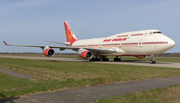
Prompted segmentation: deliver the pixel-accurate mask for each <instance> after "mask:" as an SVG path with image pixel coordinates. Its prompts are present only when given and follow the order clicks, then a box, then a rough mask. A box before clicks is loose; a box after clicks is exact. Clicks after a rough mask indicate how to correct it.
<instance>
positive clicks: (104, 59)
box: [89, 56, 109, 61]
mask: <svg viewBox="0 0 180 103" xmlns="http://www.w3.org/2000/svg"><path fill="white" fill-rule="evenodd" d="M101 60H102V61H109V58H106V57H105V56H103V57H100V58H98V57H97V56H96V57H95V58H92V59H90V60H89V61H101Z"/></svg>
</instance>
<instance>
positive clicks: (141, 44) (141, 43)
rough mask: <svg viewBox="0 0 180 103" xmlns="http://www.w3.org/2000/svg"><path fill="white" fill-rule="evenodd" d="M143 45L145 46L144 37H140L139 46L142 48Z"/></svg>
mask: <svg viewBox="0 0 180 103" xmlns="http://www.w3.org/2000/svg"><path fill="white" fill-rule="evenodd" d="M142 46H143V39H140V40H139V48H142Z"/></svg>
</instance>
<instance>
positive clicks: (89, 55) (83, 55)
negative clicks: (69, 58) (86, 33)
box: [80, 51, 93, 60]
mask: <svg viewBox="0 0 180 103" xmlns="http://www.w3.org/2000/svg"><path fill="white" fill-rule="evenodd" d="M80 56H81V58H83V59H88V60H90V59H92V58H93V53H92V52H90V51H83V52H82V53H81V54H80Z"/></svg>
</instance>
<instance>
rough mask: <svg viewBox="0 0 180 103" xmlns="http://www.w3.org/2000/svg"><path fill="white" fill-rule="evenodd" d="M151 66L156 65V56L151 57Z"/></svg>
mask: <svg viewBox="0 0 180 103" xmlns="http://www.w3.org/2000/svg"><path fill="white" fill-rule="evenodd" d="M149 63H150V64H155V63H156V60H155V59H154V55H151V59H150V60H149Z"/></svg>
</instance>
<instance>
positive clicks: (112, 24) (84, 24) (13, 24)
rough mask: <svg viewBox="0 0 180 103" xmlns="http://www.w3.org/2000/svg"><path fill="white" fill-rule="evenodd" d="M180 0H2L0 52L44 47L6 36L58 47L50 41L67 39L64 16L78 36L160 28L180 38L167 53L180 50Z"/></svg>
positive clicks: (34, 50) (98, 35)
mask: <svg viewBox="0 0 180 103" xmlns="http://www.w3.org/2000/svg"><path fill="white" fill-rule="evenodd" d="M179 4H180V0H0V47H1V48H0V52H39V53H40V52H42V50H41V48H34V47H33V48H29V47H13V46H5V45H4V43H3V41H6V42H7V43H9V44H30V45H55V46H58V45H60V44H54V43H49V42H46V41H45V40H50V41H56V42H62V43H64V42H65V41H66V36H65V30H64V24H63V22H64V21H68V23H69V25H70V26H71V28H72V30H73V32H74V33H75V35H76V37H77V38H78V39H89V38H100V37H107V36H111V35H114V34H118V33H122V32H129V31H132V30H133V31H136V30H146V29H158V30H160V31H161V32H162V33H163V34H165V35H166V36H168V37H170V38H172V39H173V40H174V41H175V42H176V45H175V47H174V48H172V49H171V50H169V51H167V52H168V53H174V52H180V5H179ZM61 46H63V45H61ZM55 52H57V53H59V52H62V53H71V52H72V51H71V50H65V51H59V50H58V49H55Z"/></svg>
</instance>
